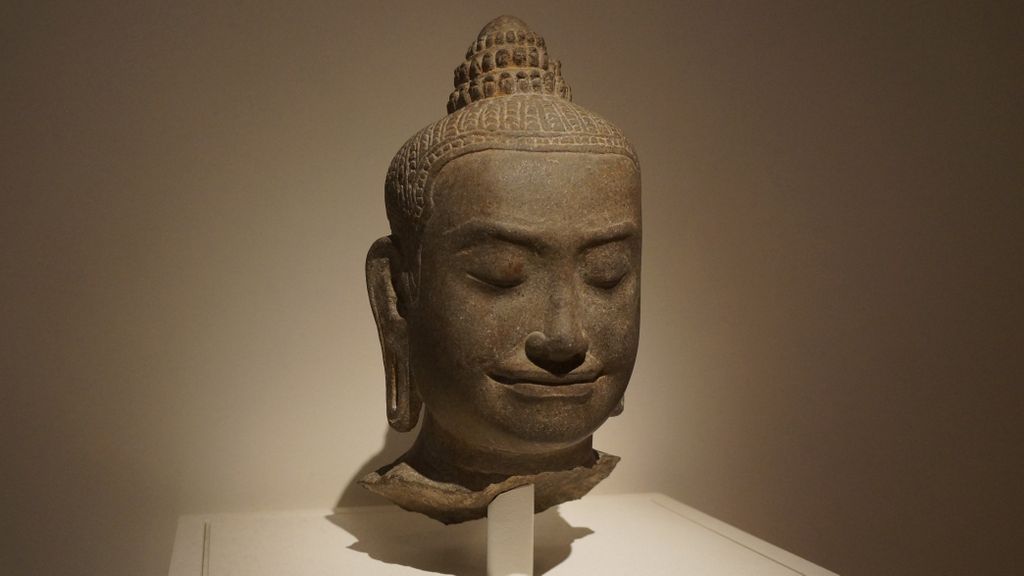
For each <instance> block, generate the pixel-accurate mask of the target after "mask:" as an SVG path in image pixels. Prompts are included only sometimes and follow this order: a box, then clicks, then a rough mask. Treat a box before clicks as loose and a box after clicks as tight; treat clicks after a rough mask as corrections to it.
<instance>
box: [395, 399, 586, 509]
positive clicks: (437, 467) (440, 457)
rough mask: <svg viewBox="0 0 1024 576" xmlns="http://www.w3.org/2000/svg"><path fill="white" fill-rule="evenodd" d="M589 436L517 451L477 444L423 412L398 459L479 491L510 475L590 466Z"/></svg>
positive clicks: (442, 479) (430, 475) (441, 479)
mask: <svg viewBox="0 0 1024 576" xmlns="http://www.w3.org/2000/svg"><path fill="white" fill-rule="evenodd" d="M592 443H593V436H587V437H586V438H584V439H583V440H581V441H580V442H577V443H576V444H572V445H570V446H566V447H560V448H556V449H553V450H549V451H544V452H542V453H527V454H523V453H518V452H508V451H502V450H495V449H492V448H485V447H482V446H478V445H475V444H472V443H469V442H466V441H465V440H464V439H462V438H459V437H457V436H456V435H454V434H451V433H449V432H448V431H447V430H445V429H444V428H442V427H441V426H440V425H438V424H437V422H436V421H435V420H434V419H433V418H432V417H431V416H430V413H429V412H427V413H426V414H424V418H423V427H422V428H421V430H420V434H419V436H418V437H417V438H416V443H415V444H414V445H413V447H412V448H411V449H410V450H409V452H407V453H406V455H405V456H404V457H403V458H402V460H403V461H405V462H406V463H408V464H409V465H410V466H412V467H413V468H414V469H416V471H418V472H419V473H420V474H422V475H423V476H426V477H427V478H430V479H431V480H435V481H438V482H447V483H452V484H458V485H461V486H464V487H466V488H469V489H471V490H481V489H483V488H485V487H486V486H487V485H489V484H495V483H498V482H502V481H504V480H506V479H508V478H509V477H511V476H524V475H531V474H539V473H541V472H552V471H558V470H571V469H573V468H577V467H580V466H584V467H590V466H593V464H594V462H595V461H596V455H595V453H594V450H593V448H592Z"/></svg>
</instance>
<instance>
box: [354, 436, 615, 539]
mask: <svg viewBox="0 0 1024 576" xmlns="http://www.w3.org/2000/svg"><path fill="white" fill-rule="evenodd" d="M618 463H619V457H618V456H612V455H611V454H605V453H604V452H598V453H597V460H596V461H595V462H594V465H593V466H590V467H587V466H578V467H576V468H572V469H569V470H559V471H554V472H540V473H538V474H529V475H525V476H510V477H508V478H506V479H505V480H502V481H501V482H498V483H495V484H489V485H488V486H487V487H485V488H483V489H481V490H471V489H469V488H466V487H465V486H461V485H459V484H454V483H450V482H438V481H436V480H431V479H430V478H427V477H426V476H423V475H422V474H420V473H419V472H417V471H416V470H414V469H413V468H412V467H411V466H409V465H408V464H406V463H405V462H401V461H399V462H398V463H396V464H392V465H390V466H385V467H384V468H382V469H380V470H378V471H376V472H371V473H370V474H367V475H366V476H365V477H364V478H363V479H362V480H360V481H359V483H360V484H362V485H363V487H365V488H366V489H367V490H369V491H371V492H373V493H375V494H380V495H381V496H384V497H385V498H387V499H389V500H391V501H392V502H394V503H395V504H398V505H399V506H401V507H402V508H405V509H406V510H410V511H412V512H419V513H421V514H426V515H427V516H430V517H431V518H434V519H436V520H440V521H441V522H444V523H445V524H456V523H459V522H465V521H467V520H476V519H477V518H483V517H485V516H487V505H488V504H490V503H491V501H492V500H494V498H495V497H496V496H498V495H499V494H501V493H502V492H508V491H509V490H512V489H513V488H518V487H520V486H526V485H527V484H533V485H534V490H535V492H534V512H537V513H540V512H543V511H545V510H547V509H548V508H550V507H552V506H556V505H558V504H561V503H562V502H567V501H569V500H578V499H579V498H582V497H583V496H584V495H585V494H586V493H587V492H590V490H591V488H593V487H594V486H596V485H597V483H598V482H600V481H601V480H604V479H605V478H607V477H608V475H609V474H611V473H612V470H613V469H614V468H615V465H616V464H618Z"/></svg>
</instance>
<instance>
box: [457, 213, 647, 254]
mask: <svg viewBox="0 0 1024 576" xmlns="http://www.w3.org/2000/svg"><path fill="white" fill-rule="evenodd" d="M638 232H639V228H638V227H637V225H636V224H635V223H633V222H619V223H616V224H612V225H610V226H607V227H605V228H602V229H600V230H598V231H596V232H594V233H592V234H589V235H588V236H587V238H586V240H585V241H584V242H583V245H582V246H580V250H589V249H591V248H595V247H597V246H602V245H604V244H610V243H612V242H622V241H626V240H630V239H632V238H633V237H635V236H637V233H638ZM443 235H444V236H455V237H456V238H457V242H458V244H459V248H460V249H464V248H467V247H469V245H470V244H472V243H474V242H478V241H481V240H498V241H500V242H505V243H508V244H514V245H517V246H522V247H524V248H528V249H530V250H532V251H534V252H538V253H539V252H543V251H545V250H547V249H548V248H550V244H548V243H547V242H545V241H544V240H543V239H541V238H539V237H538V236H537V235H536V234H535V233H533V232H531V231H530V230H529V229H528V228H526V227H524V226H519V225H514V224H499V223H497V222H489V221H483V220H478V219H473V220H470V221H468V222H466V223H464V224H461V225H459V226H456V227H454V228H452V229H450V230H447V231H445V232H444V233H443Z"/></svg>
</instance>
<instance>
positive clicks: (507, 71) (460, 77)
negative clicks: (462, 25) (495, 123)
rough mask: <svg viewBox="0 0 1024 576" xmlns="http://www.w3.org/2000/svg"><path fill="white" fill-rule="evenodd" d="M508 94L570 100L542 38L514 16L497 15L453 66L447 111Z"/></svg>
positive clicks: (559, 65) (557, 64) (559, 71)
mask: <svg viewBox="0 0 1024 576" xmlns="http://www.w3.org/2000/svg"><path fill="white" fill-rule="evenodd" d="M508 94H553V95H556V96H559V97H561V98H565V99H566V100H570V101H571V100H572V90H571V89H570V88H569V85H568V84H566V83H565V80H564V79H563V78H562V71H561V63H560V62H559V61H558V60H551V59H549V58H548V51H547V49H546V48H545V45H544V38H542V37H541V35H540V34H537V33H535V32H531V31H530V28H529V27H528V26H527V25H526V23H525V22H523V21H522V20H520V19H519V18H516V17H515V16H498V17H497V18H495V19H494V20H491V21H490V22H489V23H488V24H487V25H486V26H484V27H483V29H482V30H480V34H479V35H477V39H476V42H474V43H473V44H471V45H470V47H469V50H467V51H466V61H465V62H463V63H462V64H459V66H458V67H457V68H456V69H455V90H454V91H453V92H452V93H451V95H450V96H449V97H448V113H449V114H451V113H452V112H455V111H456V110H458V109H459V108H462V107H463V106H466V105H467V104H469V103H470V102H477V101H479V100H483V99H484V98H490V97H492V96H502V95H508Z"/></svg>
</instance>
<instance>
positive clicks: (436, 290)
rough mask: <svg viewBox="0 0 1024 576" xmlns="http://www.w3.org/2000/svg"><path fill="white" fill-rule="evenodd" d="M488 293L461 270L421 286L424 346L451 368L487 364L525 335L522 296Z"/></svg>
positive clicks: (465, 367)
mask: <svg viewBox="0 0 1024 576" xmlns="http://www.w3.org/2000/svg"><path fill="white" fill-rule="evenodd" d="M487 292H488V289H487V288H483V287H480V286H476V285H474V284H473V281H472V280H469V279H467V277H466V276H465V274H464V273H462V272H442V273H440V274H437V275H435V277H434V278H433V279H431V281H429V282H425V283H424V285H423V286H422V291H421V293H420V296H421V302H420V307H421V310H422V311H423V313H422V314H421V315H419V317H418V320H419V323H420V324H421V325H422V326H420V327H421V328H425V329H426V330H423V332H427V333H428V334H429V336H427V340H426V342H425V344H426V345H427V346H429V347H430V348H431V349H432V350H433V351H434V352H433V353H434V354H435V358H436V359H437V360H438V361H444V362H447V363H449V364H450V365H449V367H448V368H449V369H452V368H454V369H460V370H466V369H474V368H476V367H479V366H486V365H489V364H491V363H493V362H494V361H495V359H497V358H499V357H501V356H502V355H504V354H507V353H508V351H509V350H510V349H512V348H513V347H514V346H516V343H517V342H518V341H519V340H521V339H522V335H523V334H525V332H524V330H525V324H524V322H525V315H524V312H525V310H526V309H527V308H528V307H527V306H525V305H524V304H525V302H524V298H522V297H517V296H516V295H515V293H514V291H513V292H506V293H504V294H502V295H501V296H500V297H499V296H497V295H495V294H488V293H487Z"/></svg>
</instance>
